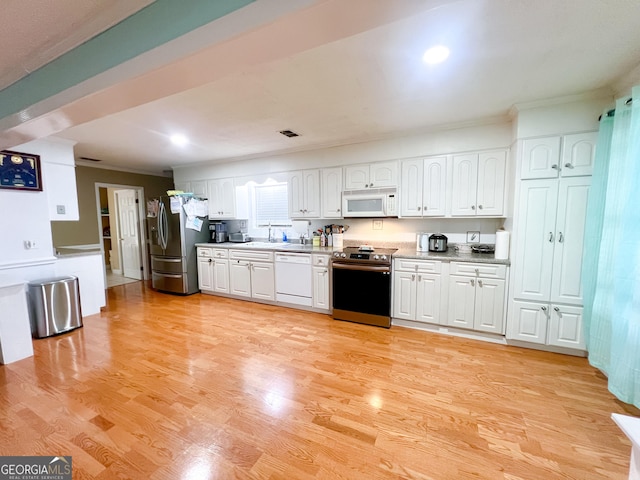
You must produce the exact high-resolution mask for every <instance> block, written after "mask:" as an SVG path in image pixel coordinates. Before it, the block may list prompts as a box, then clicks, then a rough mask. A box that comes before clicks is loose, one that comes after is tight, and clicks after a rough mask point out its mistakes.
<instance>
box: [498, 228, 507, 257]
mask: <svg viewBox="0 0 640 480" xmlns="http://www.w3.org/2000/svg"><path fill="white" fill-rule="evenodd" d="M495 258H496V259H497V260H507V259H508V258H509V232H507V231H506V230H498V231H497V232H496V253H495Z"/></svg>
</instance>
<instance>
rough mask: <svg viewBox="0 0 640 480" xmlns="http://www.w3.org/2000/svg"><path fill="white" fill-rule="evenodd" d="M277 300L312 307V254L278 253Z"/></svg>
mask: <svg viewBox="0 0 640 480" xmlns="http://www.w3.org/2000/svg"><path fill="white" fill-rule="evenodd" d="M275 260H276V262H275V263H276V300H277V301H278V302H286V303H292V304H295V305H306V306H307V307H310V306H311V305H312V299H311V297H312V284H311V279H312V276H311V254H310V253H281V252H276V259H275Z"/></svg>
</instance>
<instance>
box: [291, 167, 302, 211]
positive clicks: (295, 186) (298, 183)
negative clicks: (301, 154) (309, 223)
mask: <svg viewBox="0 0 640 480" xmlns="http://www.w3.org/2000/svg"><path fill="white" fill-rule="evenodd" d="M287 192H288V195H289V216H290V217H291V218H304V177H303V175H302V172H301V171H297V172H289V177H288V179H287Z"/></svg>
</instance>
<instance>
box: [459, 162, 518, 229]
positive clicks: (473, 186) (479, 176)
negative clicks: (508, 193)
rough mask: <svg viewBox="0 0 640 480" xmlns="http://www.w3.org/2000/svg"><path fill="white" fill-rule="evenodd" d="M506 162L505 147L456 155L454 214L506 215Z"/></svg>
mask: <svg viewBox="0 0 640 480" xmlns="http://www.w3.org/2000/svg"><path fill="white" fill-rule="evenodd" d="M506 164H507V152H506V151H505V150H497V151H493V152H482V153H471V154H464V155H454V156H453V178H452V189H451V215H452V216H454V217H455V216H486V217H499V216H501V215H503V214H504V198H505V172H506Z"/></svg>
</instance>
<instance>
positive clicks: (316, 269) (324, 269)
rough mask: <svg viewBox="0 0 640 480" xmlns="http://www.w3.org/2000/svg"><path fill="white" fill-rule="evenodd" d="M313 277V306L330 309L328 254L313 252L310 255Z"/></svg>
mask: <svg viewBox="0 0 640 480" xmlns="http://www.w3.org/2000/svg"><path fill="white" fill-rule="evenodd" d="M311 264H312V265H313V267H312V279H313V307H314V308H318V309H321V310H326V311H330V310H331V298H330V296H329V295H330V291H331V289H330V279H331V274H330V272H329V268H330V262H329V255H320V254H313V255H312V256H311Z"/></svg>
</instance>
